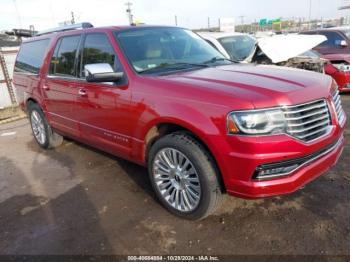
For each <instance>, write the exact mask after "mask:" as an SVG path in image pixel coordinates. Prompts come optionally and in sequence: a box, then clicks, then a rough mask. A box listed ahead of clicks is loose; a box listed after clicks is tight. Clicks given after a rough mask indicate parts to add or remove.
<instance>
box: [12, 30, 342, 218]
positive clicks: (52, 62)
mask: <svg viewBox="0 0 350 262" xmlns="http://www.w3.org/2000/svg"><path fill="white" fill-rule="evenodd" d="M81 26H82V27H83V28H82V29H76V27H71V28H63V29H58V30H56V31H48V32H44V33H41V34H39V36H36V37H33V38H31V39H30V40H28V41H26V42H24V43H23V44H22V47H21V49H20V51H19V54H18V57H17V61H16V66H15V74H14V81H15V86H16V87H17V90H18V97H19V99H20V100H21V105H22V107H23V109H25V110H26V111H27V112H28V115H29V119H30V122H31V127H32V130H33V133H34V137H35V139H36V140H37V142H38V143H39V145H40V146H41V147H43V148H52V147H55V146H58V145H60V144H61V143H62V139H63V138H62V137H63V136H66V137H70V138H73V139H75V140H78V141H81V142H83V143H86V144H89V145H91V146H94V147H96V148H99V149H101V150H103V151H106V152H109V153H111V154H113V155H117V156H120V157H122V158H126V159H128V160H130V161H133V162H136V163H138V164H141V165H144V166H147V167H148V171H149V177H150V181H151V183H152V186H153V188H154V191H155V192H156V195H157V196H158V198H159V200H160V202H161V203H162V204H163V205H164V206H165V207H166V208H167V209H168V210H169V211H171V212H172V213H174V214H176V215H179V216H181V217H184V218H188V219H200V218H204V217H205V216H207V215H209V214H210V213H212V212H213V211H214V210H215V208H216V207H217V206H218V204H219V203H220V199H221V196H222V194H224V193H228V194H230V195H234V196H238V197H243V198H262V197H271V196H276V195H282V194H287V193H291V192H294V191H296V190H297V189H299V188H300V187H302V186H303V185H305V184H306V183H308V182H310V181H311V180H313V179H315V178H316V177H318V176H320V175H321V174H322V173H324V172H325V171H327V170H328V169H329V168H330V167H331V166H333V165H334V164H335V163H336V162H337V159H338V158H339V156H340V154H341V152H342V149H343V144H344V138H343V129H344V125H345V122H346V119H345V113H344V111H343V109H342V107H341V101H340V97H339V94H338V91H337V86H336V84H335V83H334V82H332V80H331V78H330V77H328V76H325V75H321V74H318V73H313V72H307V71H300V70H290V69H284V68H281V67H273V66H255V65H243V64H237V63H235V62H233V61H230V60H228V59H226V58H225V57H224V56H223V55H222V54H220V53H219V52H218V51H216V49H215V48H213V47H212V46H210V45H209V44H208V43H207V42H206V41H205V40H203V39H202V38H201V37H199V36H198V35H197V34H195V33H193V32H191V31H190V30H186V29H182V28H176V27H160V26H156V27H151V26H140V27H134V26H126V27H108V28H90V26H89V25H88V24H82V25H81ZM68 29H71V30H68Z"/></svg>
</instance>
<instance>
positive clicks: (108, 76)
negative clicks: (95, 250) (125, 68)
mask: <svg viewBox="0 0 350 262" xmlns="http://www.w3.org/2000/svg"><path fill="white" fill-rule="evenodd" d="M84 70H85V78H86V81H87V82H89V83H102V82H117V81H119V80H121V79H122V78H123V76H124V73H123V72H114V70H113V68H112V67H111V65H110V64H108V63H101V64H88V65H85V66H84Z"/></svg>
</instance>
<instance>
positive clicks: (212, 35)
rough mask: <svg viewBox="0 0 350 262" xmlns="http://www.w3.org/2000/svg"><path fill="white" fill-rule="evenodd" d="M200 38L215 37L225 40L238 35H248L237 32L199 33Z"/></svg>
mask: <svg viewBox="0 0 350 262" xmlns="http://www.w3.org/2000/svg"><path fill="white" fill-rule="evenodd" d="M197 33H198V34H199V35H200V36H203V37H213V38H215V39H219V38H223V37H230V36H237V35H247V34H242V33H236V32H197Z"/></svg>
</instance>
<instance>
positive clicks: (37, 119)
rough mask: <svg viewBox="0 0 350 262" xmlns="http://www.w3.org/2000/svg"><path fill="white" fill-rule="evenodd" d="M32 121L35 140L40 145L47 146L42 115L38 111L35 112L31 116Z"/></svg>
mask: <svg viewBox="0 0 350 262" xmlns="http://www.w3.org/2000/svg"><path fill="white" fill-rule="evenodd" d="M30 120H31V123H32V129H33V133H34V136H35V138H36V139H37V140H38V142H39V143H40V144H45V141H46V133H45V126H44V121H43V119H42V117H41V115H40V114H39V113H38V112H37V111H35V110H33V111H32V114H31V116H30Z"/></svg>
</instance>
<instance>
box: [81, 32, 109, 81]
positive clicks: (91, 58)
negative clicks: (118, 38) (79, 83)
mask: <svg viewBox="0 0 350 262" xmlns="http://www.w3.org/2000/svg"><path fill="white" fill-rule="evenodd" d="M98 63H108V64H110V65H111V66H112V67H113V68H114V69H116V55H115V53H114V50H113V47H112V45H111V44H110V42H109V40H108V37H107V35H105V34H89V35H87V36H86V38H85V42H84V49H83V58H82V66H81V74H80V76H84V70H82V69H84V66H85V65H88V64H98Z"/></svg>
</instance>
